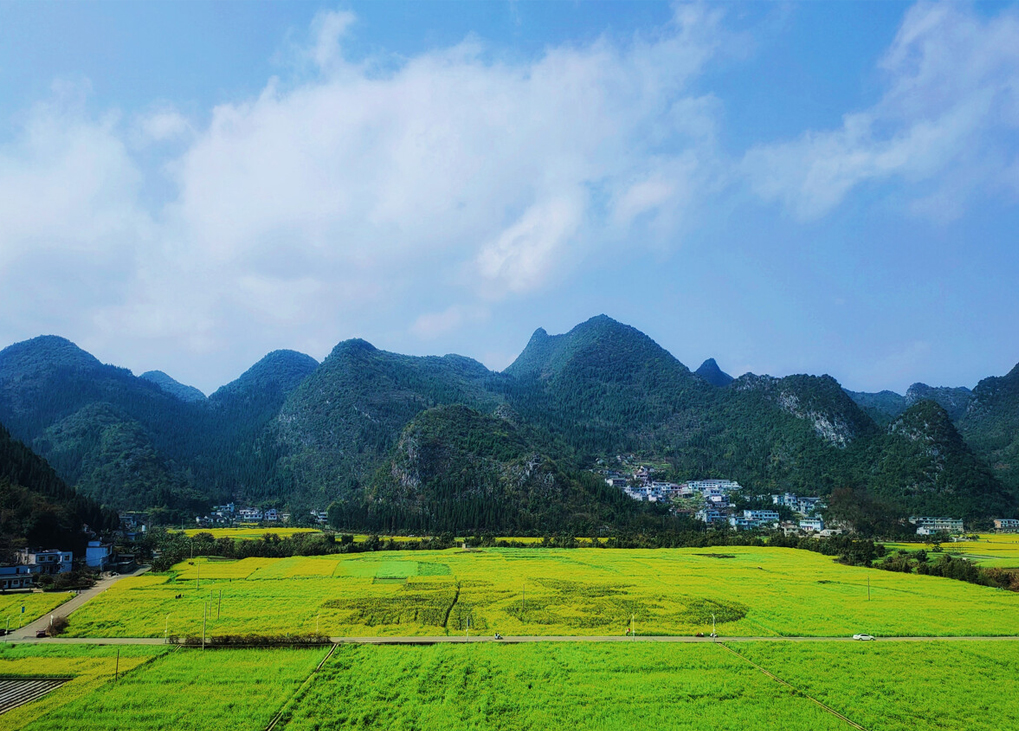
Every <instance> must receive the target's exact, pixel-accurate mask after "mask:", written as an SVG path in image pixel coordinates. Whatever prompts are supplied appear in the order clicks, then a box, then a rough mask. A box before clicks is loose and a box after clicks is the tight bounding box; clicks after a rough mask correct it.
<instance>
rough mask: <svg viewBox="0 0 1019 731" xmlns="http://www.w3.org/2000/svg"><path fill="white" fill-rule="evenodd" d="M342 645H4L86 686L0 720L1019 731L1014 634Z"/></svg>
mask: <svg viewBox="0 0 1019 731" xmlns="http://www.w3.org/2000/svg"><path fill="white" fill-rule="evenodd" d="M727 648H730V649H727ZM118 652H119V654H120V659H119V679H118V680H114V673H115V672H118V670H117V664H118V660H117V658H116V656H117V653H118ZM329 652H330V648H314V649H311V648H309V649H300V650H291V649H244V650H239V649H216V650H212V649H210V650H200V649H176V648H164V647H160V646H156V647H152V646H122V647H119V648H114V647H94V646H69V645H52V646H39V645H19V646H17V647H9V646H8V647H0V677H4V678H17V677H25V678H28V677H40V676H42V677H47V676H48V677H71V678H73V679H72V680H71V681H70V682H68V683H66V684H65V685H63V686H61V687H60V688H58V689H56V690H54V691H52V692H50V693H49V694H47V695H45V696H43V697H42V698H40V699H39V700H36V701H33V702H31V703H28V704H26V705H24V706H21V707H19V708H17V709H15V710H13V711H10V712H9V713H6V714H4V715H3V716H0V719H2V721H0V727H2V728H4V729H11V731H14V730H18V731H21V730H28V731H57V730H59V731H64V730H65V729H72V728H73V729H77V730H80V731H108V730H109V731H113V730H115V729H116V730H120V729H135V728H138V729H141V728H153V729H155V728H167V729H169V728H174V729H188V730H192V731H206V730H208V731H219V730H220V729H225V728H229V729H239V730H241V731H246V730H248V729H251V730H252V731H254V730H255V729H264V728H266V727H267V726H268V725H269V723H270V722H271V721H272V720H273V719H274V718H276V717H277V716H279V723H278V724H277V725H276V726H275V728H276V729H291V730H292V731H313V730H315V731H319V730H324V729H343V728H383V729H416V730H417V731H432V730H435V731H440V730H442V731H444V730H445V729H450V728H464V729H468V728H469V729H475V730H477V731H488V730H489V729H491V730H492V731H496V730H500V729H506V728H512V729H523V730H531V729H533V730H535V731H539V730H540V731H549V730H560V729H562V730H566V729H569V730H570V731H574V730H577V729H580V730H588V729H590V730H591V731H595V730H597V731H602V730H609V731H612V730H614V729H619V730H621V731H632V729H641V728H654V729H667V730H670V729H684V730H686V731H702V730H703V731H720V730H722V731H728V730H732V731H737V730H738V731H744V730H746V731H759V730H760V731H764V730H766V729H767V730H769V731H770V730H771V729H783V730H784V731H816V730H818V729H820V730H822V731H826V730H831V731H836V730H841V729H847V728H849V725H848V724H847V723H846V722H845V721H844V720H842V719H840V718H839V717H838V716H837V715H835V713H838V714H842V715H843V716H845V717H846V718H848V719H850V720H852V721H853V722H855V723H857V724H860V725H861V726H863V727H864V728H866V729H869V730H871V731H878V730H880V731H914V730H915V731H943V730H944V729H954V728H965V729H968V730H969V731H1000V730H1001V729H1011V728H1017V727H1019V680H1017V678H1019V643H1017V642H1007V641H1006V642H993V641H967V640H958V641H944V642H934V641H919V642H878V643H853V642H824V641H821V642H768V641H765V642H730V643H721V642H720V643H718V644H713V643H702V644H672V643H670V644H662V643H642V642H634V643H627V642H615V643H543V644H535V643H530V644H520V645H516V644H498V643H486V644H481V645H433V646H364V645H340V646H338V647H337V648H335V650H333V651H332V654H331V655H330V654H329ZM323 661H324V662H323ZM320 664H321V666H322V667H321V670H319V671H318V672H316V668H317V667H318V666H319V665H320ZM762 669H763V670H766V671H768V672H769V673H771V674H772V675H773V676H775V677H771V676H769V675H767V674H765V673H764V672H762ZM776 678H778V679H781V681H785V683H788V684H789V685H785V684H783V683H782V682H780V681H779V680H777V679H776ZM790 686H791V687H790ZM814 700H816V701H818V702H819V703H820V704H823V706H822V705H819V704H818V703H815V702H814ZM829 709H830V710H829ZM832 711H834V712H835V713H833V712H832Z"/></svg>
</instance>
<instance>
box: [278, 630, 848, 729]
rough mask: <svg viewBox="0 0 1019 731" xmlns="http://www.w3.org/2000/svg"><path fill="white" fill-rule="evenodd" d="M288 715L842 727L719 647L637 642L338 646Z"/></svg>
mask: <svg viewBox="0 0 1019 731" xmlns="http://www.w3.org/2000/svg"><path fill="white" fill-rule="evenodd" d="M368 668H370V669H371V670H370V672H368V671H366V670H367V669H368ZM284 721H285V723H284V724H282V727H283V728H285V729H288V730H290V731H313V730H314V731H320V730H321V731H325V730H326V729H346V728H386V729H418V730H419V731H427V730H430V729H436V730H444V729H450V728H456V729H519V730H520V731H525V730H527V729H541V730H543V731H544V730H547V729H571V731H572V730H574V729H576V730H580V729H592V730H594V729H598V730H599V731H612V730H613V729H619V730H620V731H632V729H639V728H649V729H650V728H653V729H691V728H698V729H715V730H723V729H733V730H734V731H735V730H736V729H739V730H741V731H756V730H758V729H759V730H761V731H764V730H765V729H775V728H782V729H812V730H816V731H824V730H826V729H831V730H832V731H834V730H836V729H842V728H844V726H843V725H841V722H840V721H838V720H837V719H836V718H835V717H834V716H831V715H829V714H827V713H825V712H824V711H822V710H821V709H819V708H818V707H817V706H815V705H814V704H812V703H810V702H809V701H807V700H805V699H803V698H798V697H796V696H794V695H792V693H790V692H789V691H788V690H787V689H785V688H783V687H782V686H781V685H779V684H777V683H775V682H774V681H772V680H770V679H769V678H767V677H766V676H764V675H763V674H761V673H760V672H758V671H757V670H755V669H754V668H753V667H752V666H750V665H748V664H746V663H744V662H743V661H741V660H740V659H739V658H736V657H733V656H732V655H729V654H728V653H726V652H725V651H724V650H722V649H721V648H718V647H712V646H710V645H669V646H655V645H651V644H645V643H639V644H634V645H618V644H613V645H599V644H575V645H559V644H556V645H506V646H500V645H475V646H468V647H464V646H448V645H446V646H443V645H435V646H431V647H357V646H343V647H340V648H339V649H338V650H337V652H336V653H334V654H333V656H332V657H331V658H330V659H329V661H328V662H327V663H326V665H325V667H323V669H322V672H321V673H319V675H318V676H317V677H316V679H315V681H314V682H313V683H312V685H311V687H310V689H309V690H308V692H307V693H306V694H305V695H304V696H303V697H302V699H301V700H300V702H298V703H297V704H295V706H294V707H293V708H291V709H289V710H288V712H287V714H286V715H285V716H284Z"/></svg>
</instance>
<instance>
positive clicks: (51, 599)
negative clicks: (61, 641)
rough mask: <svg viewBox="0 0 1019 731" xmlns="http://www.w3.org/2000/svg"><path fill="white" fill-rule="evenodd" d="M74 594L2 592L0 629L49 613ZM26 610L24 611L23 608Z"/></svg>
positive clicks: (25, 622) (15, 626)
mask: <svg viewBox="0 0 1019 731" xmlns="http://www.w3.org/2000/svg"><path fill="white" fill-rule="evenodd" d="M73 596H74V594H72V593H70V592H67V591H55V592H32V593H30V594H0V629H4V628H6V627H7V620H8V619H9V620H10V627H11V630H14V629H17V628H20V627H23V626H24V625H26V624H28V623H29V622H32V621H34V620H36V619H38V618H39V617H41V616H43V615H44V614H49V613H50V612H52V611H53V610H54V609H56V608H57V607H59V606H60V605H61V604H63V603H64V602H66V601H67V600H68V599H70V598H71V597H73ZM22 607H24V608H25V611H24V612H22V611H21V608H22Z"/></svg>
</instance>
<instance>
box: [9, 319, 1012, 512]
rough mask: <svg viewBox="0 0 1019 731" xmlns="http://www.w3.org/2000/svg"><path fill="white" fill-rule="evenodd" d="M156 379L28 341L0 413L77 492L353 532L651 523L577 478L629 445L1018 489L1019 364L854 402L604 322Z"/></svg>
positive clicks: (825, 482)
mask: <svg viewBox="0 0 1019 731" xmlns="http://www.w3.org/2000/svg"><path fill="white" fill-rule="evenodd" d="M146 375H147V376H148V377H146V378H136V377H134V376H133V375H131V374H130V372H128V371H126V370H123V369H120V368H115V367H113V366H107V365H103V364H101V363H99V361H98V360H96V359H95V358H93V357H92V356H90V355H89V354H87V353H85V352H84V351H82V350H80V349H79V348H77V347H76V346H74V345H73V344H72V343H70V342H69V341H66V340H63V339H61V338H53V337H43V338H36V339H34V340H30V341H26V342H25V343H18V344H16V345H14V346H11V347H9V348H7V349H5V350H3V351H0V421H4V422H6V423H9V424H10V427H11V430H12V432H13V433H14V434H15V435H16V436H17V437H18V438H20V439H22V440H24V441H26V443H28V444H30V445H31V446H32V447H33V448H34V449H36V450H37V451H38V452H39V453H40V454H42V455H43V456H45V457H46V458H48V459H49V460H50V461H51V463H52V464H53V466H54V468H55V469H56V470H57V471H58V473H59V474H60V475H61V476H62V477H64V478H65V479H66V480H68V482H69V483H71V484H73V485H75V486H77V487H79V488H80V489H81V490H82V492H83V493H85V494H88V495H91V496H93V497H95V498H97V499H100V500H102V501H103V502H104V503H106V504H108V505H111V506H115V507H118V508H147V507H153V506H157V507H162V508H165V509H166V510H167V511H168V513H167V514H168V515H170V514H174V515H180V514H186V513H187V512H188V511H190V510H194V509H199V508H200V507H201V506H204V505H207V504H209V503H210V502H218V501H225V500H229V499H235V500H238V501H241V502H272V503H275V504H277V505H279V506H283V505H290V506H292V507H294V508H295V509H302V510H303V509H305V508H309V507H310V508H323V507H325V506H326V505H329V504H331V503H334V502H335V503H336V507H335V509H334V514H342V515H344V516H346V518H345V520H348V521H350V522H349V525H348V527H351V528H353V527H358V526H360V527H363V528H365V529H368V528H379V527H380V526H383V525H388V526H394V525H396V524H400V526H401V527H404V528H411V527H413V528H414V529H417V530H426V529H431V530H441V529H445V528H446V527H449V526H453V525H456V526H462V528H457V529H455V530H466V529H467V527H468V524H470V523H471V522H472V521H474V522H476V523H477V525H476V526H475V528H477V529H478V530H482V529H489V528H490V529H491V530H497V529H498V530H508V529H509V528H510V527H513V528H515V529H518V530H532V529H533V530H558V529H567V528H568V527H569V528H570V529H576V528H578V527H579V526H582V525H584V526H593V525H616V526H619V525H623V524H628V523H631V522H633V521H640V520H652V519H658V518H655V517H654V516H652V515H651V513H649V512H648V509H647V507H646V506H645V507H639V506H635V505H634V504H632V503H629V502H626V501H623V502H620V495H619V494H618V492H612V491H605V490H602V489H601V488H600V485H597V484H595V483H597V480H596V479H595V480H593V481H592V478H591V475H590V474H589V473H585V471H584V470H585V469H586V468H588V467H591V466H592V465H594V463H595V461H596V460H597V459H599V458H610V459H614V457H615V455H619V454H633V455H636V456H637V457H638V458H641V459H647V460H653V461H655V462H657V463H659V464H667V465H668V466H669V467H668V474H667V476H668V477H671V478H673V479H676V480H681V479H691V478H699V477H726V478H731V479H736V480H739V481H740V482H741V483H742V484H744V485H746V486H747V487H748V488H750V489H751V490H753V491H755V492H760V493H766V492H775V491H785V490H790V491H794V492H799V493H801V494H828V493H831V492H833V491H835V490H837V489H839V488H851V489H852V490H856V491H869V492H870V494H872V495H873V496H875V497H876V498H878V499H880V500H881V501H882V504H884V505H887V506H888V509H889V510H892V511H896V512H897V514H901V515H906V514H908V513H910V512H922V513H932V512H936V513H943V514H946V515H958V516H960V517H963V516H965V517H989V516H993V515H1002V514H1005V513H1009V512H1011V511H1014V509H1015V504H1016V495H1017V494H1019V485H1016V484H1015V481H1014V479H1013V475H1014V474H1015V473H1014V472H1013V471H1012V468H1011V464H1012V463H1011V461H1010V460H1011V459H1012V456H1013V455H1014V453H1015V450H1016V449H1019V446H1017V443H1019V442H1017V436H1016V434H1017V429H1019V418H1017V414H1019V384H1017V383H1016V382H1017V381H1019V376H1016V375H1015V372H1013V373H1012V374H1009V376H1007V377H1005V378H1002V379H987V380H986V381H983V382H981V385H980V386H978V387H977V389H976V390H975V391H974V392H973V394H972V395H971V396H970V395H968V394H969V392H968V391H966V389H928V388H927V387H923V388H920V386H921V385H922V384H917V385H915V386H914V387H912V388H911V389H910V392H909V393H908V394H907V397H899V396H897V395H896V394H892V393H890V392H883V393H882V394H853V393H849V394H847V392H845V391H843V389H842V388H841V387H840V386H839V384H838V383H837V382H836V381H835V380H834V379H832V378H831V377H829V376H806V375H799V376H788V377H785V378H772V377H769V376H756V375H753V374H746V375H744V376H741V377H740V378H737V379H734V380H733V379H729V380H726V379H728V376H726V375H725V374H724V373H722V372H721V370H720V369H718V367H717V364H715V363H714V361H711V360H709V361H706V362H705V364H703V365H702V366H701V368H700V369H698V373H694V372H691V371H690V370H689V369H688V368H687V367H686V366H685V365H683V364H682V363H681V362H680V361H679V360H677V359H676V358H675V357H674V356H673V355H672V354H670V353H669V352H667V351H666V350H664V349H663V348H661V347H660V346H659V345H658V344H657V343H655V342H654V341H653V340H652V339H651V338H649V337H648V336H646V335H644V334H643V333H641V332H640V331H638V330H636V329H634V328H632V327H629V326H627V325H623V324H621V323H618V322H616V321H615V320H612V319H611V318H608V317H605V316H604V315H602V316H599V317H595V318H592V319H591V320H588V321H587V322H584V323H581V324H580V325H578V326H576V327H575V328H573V329H572V330H570V331H569V332H567V333H564V334H562V335H549V334H548V333H546V332H545V331H544V330H542V329H539V330H537V331H536V332H535V333H534V335H533V336H532V338H531V339H530V341H529V342H528V344H527V346H526V347H525V348H524V350H523V351H522V352H521V354H520V356H519V357H518V358H517V359H516V361H514V363H513V364H512V365H510V366H509V367H508V368H507V369H506V370H505V371H504V372H502V373H496V372H492V371H489V370H488V369H487V368H485V367H484V366H483V365H482V364H480V363H478V362H477V361H474V360H471V359H470V358H465V357H463V356H457V355H446V356H442V357H438V356H428V357H415V356H405V355H399V354H396V353H388V352H385V351H381V350H378V349H377V348H375V347H373V346H372V345H371V344H369V343H367V342H365V341H363V340H348V341H344V342H341V343H340V344H339V345H337V346H336V347H335V348H334V349H333V351H332V353H330V355H329V356H328V357H327V358H326V359H325V360H324V361H323V362H322V363H321V364H319V363H317V362H316V361H315V360H314V359H312V358H310V357H309V356H306V355H303V354H301V353H296V352H294V351H276V352H274V353H271V354H269V355H268V356H266V357H265V358H264V359H262V361H260V362H259V363H257V364H256V365H255V366H253V367H252V368H251V369H249V370H248V371H246V372H245V373H244V374H243V375H242V376H240V377H239V378H238V379H237V380H236V381H234V382H232V383H231V384H228V385H227V386H224V387H223V388H221V389H219V390H218V391H216V392H215V393H214V394H212V395H211V396H210V397H209V398H208V399H204V398H203V399H198V398H197V396H196V395H195V394H193V393H190V392H188V391H186V390H183V391H182V390H181V389H187V387H184V386H180V384H177V382H176V381H173V379H172V378H170V377H169V376H166V377H165V378H161V377H160V378H153V377H152V375H151V374H146ZM174 384H176V386H175V385H174ZM177 386H180V388H177ZM189 394H190V395H189ZM925 395H926V396H930V397H931V398H930V399H927V398H922V397H923V396H925ZM900 399H901V401H900ZM907 399H909V400H910V403H906V401H907ZM935 401H937V402H938V403H941V404H945V403H947V404H948V405H949V406H950V407H951V409H949V410H948V411H946V410H945V409H944V408H942V407H940V406H939V407H938V408H937V410H931V406H932V405H934V402H935ZM962 404H966V405H965V407H964V408H963V406H962ZM900 407H901V408H900ZM893 414H894V415H893ZM874 415H876V416H878V419H877V420H875V418H873V416H874ZM956 415H958V416H956ZM953 418H955V419H957V422H956V423H957V424H958V425H959V429H958V430H956V428H955V426H953V423H952V422H953ZM960 431H961V433H962V436H960V434H959V432H960ZM964 438H965V439H964ZM986 455H993V456H995V459H994V461H993V462H985V461H983V459H984V457H985V456H986ZM524 465H528V466H529V467H527V468H526V469H525V468H524ZM525 473H526V477H521V475H524V474H525ZM602 484H603V483H602ZM337 511H339V512H337ZM631 511H635V512H631ZM538 526H541V527H540V528H539V527H538Z"/></svg>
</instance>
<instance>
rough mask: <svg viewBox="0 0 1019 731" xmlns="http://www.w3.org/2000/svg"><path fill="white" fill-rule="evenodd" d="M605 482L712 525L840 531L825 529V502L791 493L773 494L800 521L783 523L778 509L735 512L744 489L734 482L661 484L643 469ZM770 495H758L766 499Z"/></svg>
mask: <svg viewBox="0 0 1019 731" xmlns="http://www.w3.org/2000/svg"><path fill="white" fill-rule="evenodd" d="M605 482H606V483H607V484H609V485H612V486H613V487H618V488H619V489H620V490H622V491H623V492H624V493H625V494H627V495H629V496H630V497H631V498H633V499H634V500H642V501H646V502H652V503H655V502H664V503H669V504H671V505H672V506H673V509H674V510H675V511H676V512H686V513H692V514H693V516H694V517H695V518H696V519H697V520H700V521H702V522H704V523H707V524H709V525H729V526H731V527H733V528H737V529H740V530H752V529H760V528H774V529H779V528H781V529H782V530H784V531H786V532H787V533H800V532H802V533H819V534H822V535H831V534H832V533H837V532H839V531H838V530H837V529H835V530H831V529H828V528H826V527H825V525H824V521H823V520H822V518H821V517H820V516H819V514H818V513H819V511H820V510H821V509H822V508H823V507H824V503H823V502H822V500H821V498H819V497H802V496H799V495H793V494H792V493H788V492H787V493H783V494H781V495H771V496H770V499H771V502H772V504H773V505H775V506H776V507H785V508H789V509H790V510H791V511H792V512H793V514H794V515H795V516H796V517H797V518H798V519H799V520H798V521H797V522H793V521H782V520H781V517H780V514H779V511H778V510H769V509H758V510H740V511H738V510H736V508H735V507H734V505H733V500H734V493H738V492H741V491H742V490H743V488H742V486H741V485H740V484H739V483H738V482H736V481H734V480H690V481H688V482H683V483H679V484H677V483H674V482H662V481H657V480H654V479H653V471H652V470H651V469H649V468H648V467H645V466H641V467H639V468H637V469H635V470H634V471H633V473H632V474H631V475H625V474H621V473H619V472H610V473H607V474H606V476H605ZM768 497H769V496H757V499H758V502H760V501H761V498H764V499H765V500H766V499H767V498H768Z"/></svg>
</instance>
